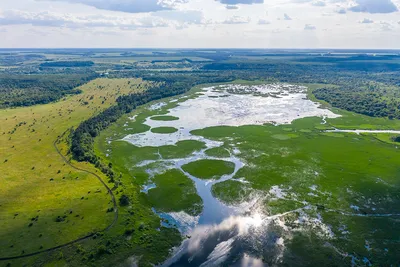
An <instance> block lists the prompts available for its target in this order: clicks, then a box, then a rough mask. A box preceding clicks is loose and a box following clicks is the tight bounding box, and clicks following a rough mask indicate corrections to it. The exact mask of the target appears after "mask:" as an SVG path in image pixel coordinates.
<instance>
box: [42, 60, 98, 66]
mask: <svg viewBox="0 0 400 267" xmlns="http://www.w3.org/2000/svg"><path fill="white" fill-rule="evenodd" d="M93 65H94V62H93V61H49V62H44V63H42V64H40V67H42V68H82V67H91V66H93Z"/></svg>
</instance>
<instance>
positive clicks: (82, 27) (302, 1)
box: [0, 0, 400, 48]
mask: <svg viewBox="0 0 400 267" xmlns="http://www.w3.org/2000/svg"><path fill="white" fill-rule="evenodd" d="M399 9H400V0H1V1H0V40H1V42H0V47H165V48H175V47H177V48H179V47H186V48H191V47H193V48H200V47H215V48H219V47H232V48H253V47H254V48H400V12H399Z"/></svg>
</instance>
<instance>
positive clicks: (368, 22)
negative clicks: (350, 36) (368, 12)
mask: <svg viewBox="0 0 400 267" xmlns="http://www.w3.org/2000/svg"><path fill="white" fill-rule="evenodd" d="M360 23H364V24H370V23H374V21H373V20H372V19H367V18H365V19H363V20H361V21H360Z"/></svg>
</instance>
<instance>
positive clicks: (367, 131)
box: [326, 129, 400, 134]
mask: <svg viewBox="0 0 400 267" xmlns="http://www.w3.org/2000/svg"><path fill="white" fill-rule="evenodd" d="M326 132H331V133H355V134H362V133H391V134H400V131H396V130H339V129H335V130H327V131H326Z"/></svg>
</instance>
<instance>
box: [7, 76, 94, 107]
mask: <svg viewBox="0 0 400 267" xmlns="http://www.w3.org/2000/svg"><path fill="white" fill-rule="evenodd" d="M97 77H98V74H96V73H95V72H88V73H79V74H74V73H72V74H67V75H66V74H34V75H18V74H13V75H12V74H1V75H0V108H5V107H19V106H31V105H35V104H46V103H50V102H53V101H56V100H59V99H60V98H62V97H64V96H65V95H69V94H79V93H80V90H78V89H76V87H78V86H81V85H83V84H85V83H87V82H89V81H90V80H93V79H95V78H97Z"/></svg>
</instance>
